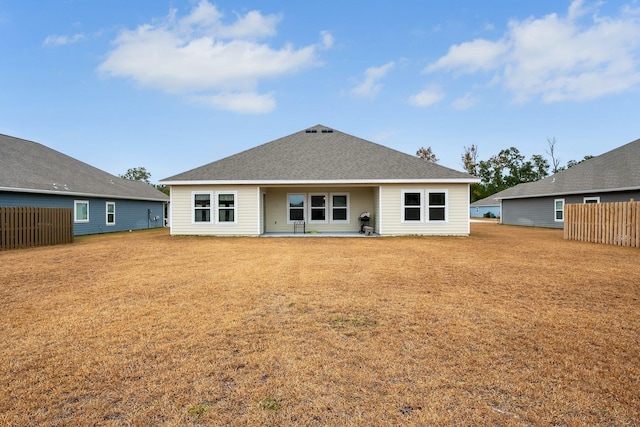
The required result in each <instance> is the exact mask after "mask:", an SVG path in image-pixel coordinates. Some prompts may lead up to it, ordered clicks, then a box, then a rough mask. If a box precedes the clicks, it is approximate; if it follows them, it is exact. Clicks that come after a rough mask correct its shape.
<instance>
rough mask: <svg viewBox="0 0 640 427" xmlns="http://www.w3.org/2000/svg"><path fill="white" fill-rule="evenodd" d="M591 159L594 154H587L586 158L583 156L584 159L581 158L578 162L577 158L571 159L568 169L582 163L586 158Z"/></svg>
mask: <svg viewBox="0 0 640 427" xmlns="http://www.w3.org/2000/svg"><path fill="white" fill-rule="evenodd" d="M589 159H593V156H591V155H589V154H587V155H586V156H584V158H583V159H582V160H580V161H577V162H576V161H575V160H569V161H568V162H567V169H569V168H572V167H574V166H575V165H577V164H580V163H582V162H584V161H585V160H589Z"/></svg>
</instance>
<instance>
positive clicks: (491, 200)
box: [471, 193, 500, 208]
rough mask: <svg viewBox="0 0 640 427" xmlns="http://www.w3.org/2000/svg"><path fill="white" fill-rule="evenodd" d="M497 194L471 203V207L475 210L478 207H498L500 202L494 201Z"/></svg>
mask: <svg viewBox="0 0 640 427" xmlns="http://www.w3.org/2000/svg"><path fill="white" fill-rule="evenodd" d="M497 194H498V193H496V194H494V195H492V196H489V197H485V198H484V199H480V200H476V201H475V202H473V203H471V207H472V208H475V207H479V206H499V205H500V202H499V201H498V200H496V199H495V197H496V195H497Z"/></svg>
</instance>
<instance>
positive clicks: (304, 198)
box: [260, 185, 380, 237]
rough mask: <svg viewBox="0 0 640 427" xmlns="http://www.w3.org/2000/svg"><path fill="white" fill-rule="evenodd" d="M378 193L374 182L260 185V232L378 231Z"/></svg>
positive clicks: (324, 233) (351, 234)
mask: <svg viewBox="0 0 640 427" xmlns="http://www.w3.org/2000/svg"><path fill="white" fill-rule="evenodd" d="M379 193H380V191H379V187H378V186H371V185H362V186H348V187H345V186H335V187H333V186H326V185H325V186H285V185H278V186H264V187H261V188H260V197H261V199H260V224H261V227H260V228H261V235H263V236H309V237H311V236H314V237H329V236H330V237H356V236H358V237H370V236H372V235H375V234H376V233H377V231H378V224H377V221H376V219H377V218H378V206H379V203H378V201H379ZM364 213H368V214H369V215H368V218H369V219H368V220H364V219H361V215H362V214H364ZM364 227H371V228H370V229H365V230H363V228H364ZM362 231H368V232H369V233H362Z"/></svg>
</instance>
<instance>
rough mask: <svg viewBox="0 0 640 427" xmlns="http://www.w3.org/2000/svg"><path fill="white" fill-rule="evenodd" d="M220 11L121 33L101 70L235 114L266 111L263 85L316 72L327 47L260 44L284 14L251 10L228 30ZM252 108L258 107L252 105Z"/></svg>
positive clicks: (268, 101) (205, 7) (203, 5)
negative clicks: (260, 88)
mask: <svg viewBox="0 0 640 427" xmlns="http://www.w3.org/2000/svg"><path fill="white" fill-rule="evenodd" d="M222 18H223V15H222V13H220V12H219V11H218V9H217V8H216V6H215V5H212V4H210V3H209V2H208V1H206V0H203V1H201V2H200V3H199V4H198V5H197V6H196V7H195V8H194V9H193V10H192V11H191V13H190V14H188V15H187V16H185V17H182V18H178V17H177V12H176V11H175V10H171V11H170V13H169V15H168V16H167V17H166V18H165V19H163V20H162V21H161V22H159V23H154V24H146V25H140V26H139V27H138V28H136V29H134V30H123V31H121V32H120V33H119V35H118V37H117V38H116V40H115V41H114V45H115V48H114V49H113V50H112V51H111V52H109V54H108V55H107V57H106V59H105V60H104V62H103V63H102V64H100V66H99V70H100V71H101V72H103V73H105V74H107V75H109V76H111V77H125V78H126V77H128V78H132V79H133V80H135V81H136V82H137V83H138V84H140V85H143V86H148V87H152V88H156V89H160V90H163V91H165V92H169V93H174V94H180V95H185V96H192V99H194V98H198V99H200V98H202V99H208V101H207V102H206V103H205V104H207V105H211V106H213V107H215V108H220V109H226V110H229V111H236V112H254V113H255V112H268V111H272V110H273V109H274V108H275V99H274V97H273V94H269V95H261V94H259V93H258V92H257V87H258V83H259V82H260V81H262V80H264V79H269V78H278V77H281V76H283V75H287V74H290V73H295V72H297V71H300V70H302V69H304V68H308V67H312V66H317V65H318V63H319V61H318V59H317V55H316V51H317V49H318V48H319V47H327V45H328V43H330V42H329V40H331V43H332V36H331V35H330V34H329V33H325V34H323V35H322V38H323V44H322V45H309V46H304V47H301V48H295V47H293V46H292V45H290V44H287V45H285V46H283V47H281V48H272V47H271V46H269V45H268V44H267V43H264V42H258V40H260V39H264V38H268V37H273V36H274V35H275V34H276V26H277V24H278V23H279V22H280V20H281V16H280V15H262V14H261V13H260V12H258V11H251V12H249V13H247V14H246V15H242V16H240V15H238V16H236V19H235V21H234V22H232V23H231V24H230V25H226V24H224V23H223V22H222ZM251 103H255V105H253V106H251V105H250V104H251Z"/></svg>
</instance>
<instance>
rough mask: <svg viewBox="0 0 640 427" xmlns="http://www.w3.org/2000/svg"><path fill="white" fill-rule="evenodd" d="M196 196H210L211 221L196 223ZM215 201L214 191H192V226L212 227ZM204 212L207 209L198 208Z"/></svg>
mask: <svg viewBox="0 0 640 427" xmlns="http://www.w3.org/2000/svg"><path fill="white" fill-rule="evenodd" d="M196 194H208V195H209V208H208V209H209V221H196V203H195V202H196ZM214 206H215V200H214V194H213V191H192V192H191V224H193V225H211V224H212V223H213V214H214V212H215V210H214ZM198 209H199V210H204V209H206V208H198Z"/></svg>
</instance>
